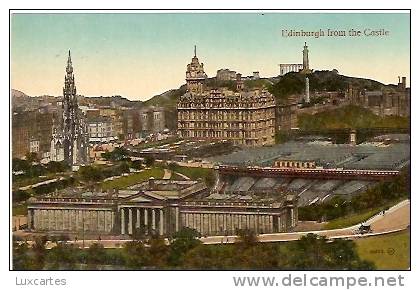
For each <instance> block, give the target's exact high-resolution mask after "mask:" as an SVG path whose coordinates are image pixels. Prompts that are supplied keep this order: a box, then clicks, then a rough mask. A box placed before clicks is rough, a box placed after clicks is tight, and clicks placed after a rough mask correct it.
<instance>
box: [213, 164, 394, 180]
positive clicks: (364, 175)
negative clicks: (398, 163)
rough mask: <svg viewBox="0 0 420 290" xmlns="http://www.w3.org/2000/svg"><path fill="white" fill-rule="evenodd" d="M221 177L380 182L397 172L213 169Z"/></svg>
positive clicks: (245, 168) (254, 167)
mask: <svg viewBox="0 0 420 290" xmlns="http://www.w3.org/2000/svg"><path fill="white" fill-rule="evenodd" d="M215 169H216V170H217V171H218V173H219V174H221V175H231V176H256V177H289V178H308V179H343V180H355V179H357V180H373V181H381V180H386V179H390V178H393V177H395V176H398V175H399V174H400V172H399V171H398V170H360V169H324V168H311V169H309V168H275V167H259V166H246V167H245V166H230V165H220V166H217V167H215Z"/></svg>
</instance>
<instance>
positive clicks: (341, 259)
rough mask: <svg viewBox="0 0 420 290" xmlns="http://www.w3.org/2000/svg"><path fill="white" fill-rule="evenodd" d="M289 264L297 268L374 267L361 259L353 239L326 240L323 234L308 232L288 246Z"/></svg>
mask: <svg viewBox="0 0 420 290" xmlns="http://www.w3.org/2000/svg"><path fill="white" fill-rule="evenodd" d="M290 253H291V255H290V256H289V258H290V262H289V263H290V266H291V267H292V268H293V269H299V270H306V269H311V270H327V269H333V270H355V269H358V270H360V269H365V270H370V269H373V268H374V265H373V264H372V263H369V262H367V261H364V260H361V259H360V257H359V256H358V254H357V251H356V247H355V244H354V242H353V241H346V240H335V241H332V242H331V241H328V240H327V239H326V238H325V237H323V236H317V235H315V234H308V235H306V236H304V237H302V238H301V239H300V240H299V241H297V242H296V243H294V244H293V246H292V247H291V248H290Z"/></svg>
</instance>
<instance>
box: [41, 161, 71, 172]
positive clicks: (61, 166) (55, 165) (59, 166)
mask: <svg viewBox="0 0 420 290" xmlns="http://www.w3.org/2000/svg"><path fill="white" fill-rule="evenodd" d="M45 167H46V169H47V170H48V172H51V173H56V172H64V171H66V170H68V169H70V166H69V165H68V164H67V163H66V162H64V161H61V162H57V161H50V162H48V163H47V164H46V165H45Z"/></svg>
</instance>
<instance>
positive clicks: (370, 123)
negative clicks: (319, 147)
mask: <svg viewBox="0 0 420 290" xmlns="http://www.w3.org/2000/svg"><path fill="white" fill-rule="evenodd" d="M298 123H299V128H300V129H303V130H322V129H339V128H375V127H389V128H407V127H408V126H409V119H408V118H407V117H399V116H385V117H380V116H377V115H375V114H374V113H373V112H371V111H370V110H368V109H365V108H362V107H359V106H353V105H349V106H345V107H341V108H337V109H334V110H330V111H324V112H319V113H316V114H314V115H310V114H300V115H299V116H298Z"/></svg>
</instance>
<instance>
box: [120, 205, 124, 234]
mask: <svg viewBox="0 0 420 290" xmlns="http://www.w3.org/2000/svg"><path fill="white" fill-rule="evenodd" d="M121 235H125V216H124V208H121Z"/></svg>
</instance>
